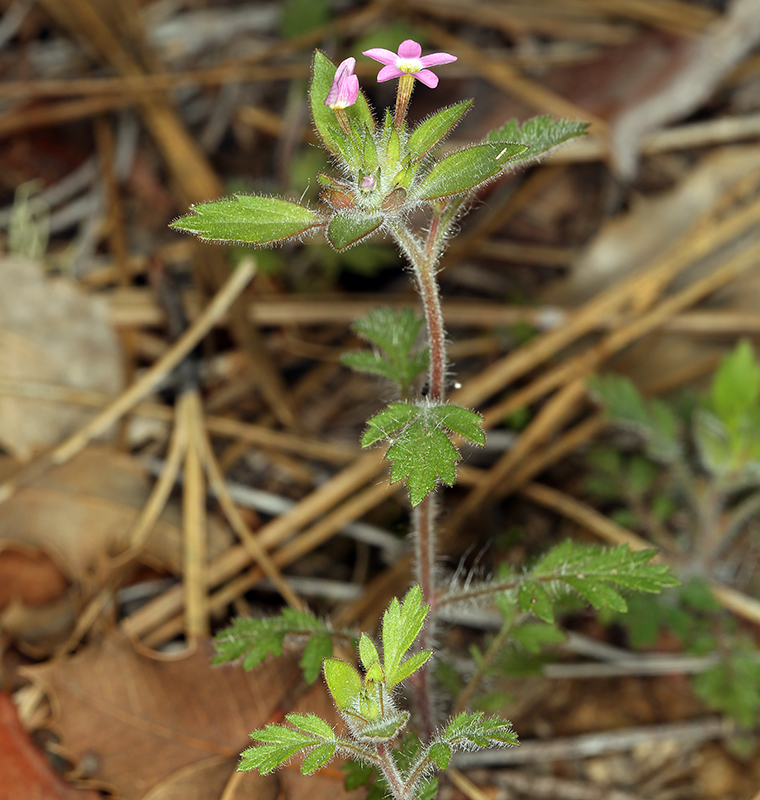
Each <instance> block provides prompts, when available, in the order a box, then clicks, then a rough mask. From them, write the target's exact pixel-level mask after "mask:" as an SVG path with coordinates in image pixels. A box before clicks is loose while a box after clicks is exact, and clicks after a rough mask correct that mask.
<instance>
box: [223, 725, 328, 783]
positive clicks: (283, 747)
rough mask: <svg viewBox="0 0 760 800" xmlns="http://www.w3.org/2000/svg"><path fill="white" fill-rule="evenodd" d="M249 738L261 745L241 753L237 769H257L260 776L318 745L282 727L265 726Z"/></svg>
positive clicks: (315, 741)
mask: <svg viewBox="0 0 760 800" xmlns="http://www.w3.org/2000/svg"><path fill="white" fill-rule="evenodd" d="M251 738H252V739H253V740H254V741H257V742H261V744H259V745H257V746H256V747H249V748H248V749H247V750H244V751H243V753H242V754H241V760H240V764H239V766H238V769H239V770H241V771H248V770H253V769H257V770H258V771H259V772H260V773H261V774H262V775H266V774H268V773H270V772H273V771H274V770H275V769H277V767H279V766H281V765H282V764H284V763H285V762H286V761H288V760H289V759H290V758H292V757H293V756H294V755H295V754H296V753H297V752H299V750H303V749H304V748H307V747H313V746H314V745H316V744H319V743H320V742H319V741H318V740H317V739H314V737H312V736H309V735H307V734H304V733H301V732H300V731H296V730H293V729H292V728H287V727H285V726H284V725H267V726H266V728H265V729H264V730H258V731H252V732H251Z"/></svg>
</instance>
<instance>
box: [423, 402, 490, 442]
mask: <svg viewBox="0 0 760 800" xmlns="http://www.w3.org/2000/svg"><path fill="white" fill-rule="evenodd" d="M430 415H431V416H432V417H433V419H435V420H437V421H438V422H440V423H441V425H445V426H446V427H447V428H448V429H449V430H451V431H454V433H458V434H459V435H460V436H464V438H465V439H469V440H470V441H471V442H473V443H474V444H477V445H480V446H481V447H483V445H485V443H486V435H485V433H484V431H483V417H482V416H481V415H480V414H478V413H477V411H470V409H468V408H462V406H455V405H450V404H446V405H442V406H433V407H432V408H431V409H430Z"/></svg>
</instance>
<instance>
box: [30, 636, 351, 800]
mask: <svg viewBox="0 0 760 800" xmlns="http://www.w3.org/2000/svg"><path fill="white" fill-rule="evenodd" d="M211 657H212V646H211V644H210V643H209V642H201V643H199V644H198V647H197V649H196V650H195V651H194V652H193V653H192V655H190V656H187V657H182V658H172V659H170V660H167V659H161V660H158V659H154V658H149V657H147V656H145V655H142V654H140V653H137V652H135V650H134V649H133V648H132V646H131V645H130V644H129V643H128V642H127V641H126V640H122V639H119V638H116V637H113V638H108V639H105V640H104V641H102V642H99V643H92V644H90V645H89V646H88V647H86V648H85V649H84V650H83V651H82V652H81V653H80V654H79V655H76V656H74V657H73V658H71V659H70V660H68V661H65V662H58V663H50V664H46V665H42V666H35V667H25V668H23V669H22V670H21V671H22V674H23V675H25V676H27V677H28V678H30V679H31V680H32V681H33V682H35V683H37V684H39V685H41V686H43V687H44V688H45V689H46V691H48V693H49V695H50V697H51V702H52V704H53V707H54V709H55V715H56V716H55V720H54V722H53V727H54V729H55V731H56V733H57V734H58V735H59V736H60V738H61V745H62V747H63V748H64V749H65V750H66V751H67V752H69V753H71V754H72V756H73V757H74V758H75V759H76V760H77V761H81V760H82V759H83V758H84V757H85V756H87V762H89V763H96V764H97V765H98V767H97V770H96V771H95V772H94V773H93V774H92V776H91V777H93V778H95V779H97V780H99V781H102V782H105V783H106V784H108V785H110V786H112V787H113V788H114V790H115V791H116V792H117V793H118V794H119V796H120V797H123V798H125V800H170V799H171V800H173V798H175V797H178V796H179V795H177V794H176V792H175V793H173V792H174V789H175V788H176V786H177V785H179V786H182V785H185V779H186V778H187V777H188V776H190V777H192V776H193V775H194V776H195V778H196V780H195V783H196V789H194V790H193V791H195V794H193V795H192V797H193V798H198V800H200V799H201V798H203V800H217V798H218V797H219V794H218V792H217V793H216V794H215V793H214V791H215V787H218V785H219V783H220V782H221V777H220V774H221V775H222V776H223V774H224V771H225V769H226V767H224V766H221V765H220V763H219V762H217V761H215V759H221V760H222V761H224V760H227V761H226V763H227V764H228V765H229V767H230V773H229V774H230V776H231V775H232V769H233V768H234V765H235V764H236V763H237V757H238V755H239V753H240V752H241V751H242V750H243V749H245V748H246V747H247V746H248V745H249V744H250V740H249V737H248V734H249V732H250V731H251V730H253V729H254V728H259V727H263V726H264V725H265V724H266V723H267V722H270V721H272V720H279V719H281V718H282V715H283V714H284V713H285V712H286V711H291V710H302V711H305V710H310V711H313V712H314V713H317V714H320V715H322V716H324V717H326V718H327V719H328V720H331V721H335V720H336V716H335V712H334V710H333V709H332V706H331V704H330V702H329V699H328V697H327V693H326V691H325V690H324V687H323V686H322V685H321V684H315V686H314V687H313V691H309V692H308V693H306V694H305V695H303V696H301V697H300V698H299V700H298V702H297V703H295V704H294V705H293V706H292V707H291V706H290V705H289V701H290V700H291V693H292V691H293V689H294V688H295V687H296V686H298V685H299V680H300V671H299V668H298V655H284V656H282V657H280V658H274V659H270V660H268V661H266V662H264V663H263V664H262V665H261V666H259V667H258V668H257V669H256V670H254V671H253V672H244V671H243V670H242V669H241V668H240V667H239V666H237V665H224V666H221V667H212V666H211V665H210V661H211ZM193 765H195V770H196V771H195V772H193ZM188 770H189V772H186V771H188ZM334 772H335V775H334V776H333V777H331V778H330V777H327V778H326V777H322V778H321V779H319V780H315V779H314V778H303V777H302V776H300V775H297V776H292V775H290V774H288V775H287V780H288V782H290V781H292V780H295V781H297V785H298V787H299V788H298V790H297V791H296V793H295V795H291V794H290V793H289V795H288V796H298V797H305V796H306V793H307V792H308V796H309V800H335V798H336V797H341V796H343V795H344V794H345V793H344V790H343V786H342V780H341V779H340V777H339V775H340V774H339V773H338V772H337V771H334ZM282 775H283V773H277V780H278V781H280V780H282ZM202 776H206V777H205V778H202ZM202 780H207V781H208V786H207V787H205V788H206V789H207V791H204V792H201V791H200V790H201V788H204V787H202V785H201V781H202ZM191 782H192V781H191ZM302 784H308V785H307V786H304V785H302ZM162 785H163V787H162ZM240 785H241V786H243V787H247V788H248V791H249V792H252V793H247V792H246V793H243V792H242V791H241V794H240V795H237V794H236V795H234V796H235V797H238V796H239V797H241V798H242V797H244V796H250V797H260V796H261V797H263V798H266V797H267V793H268V791H269V789H270V784H269V783H268V782H264V783H261V782H260V781H259V780H258V776H248V775H245V776H242V779H241V781H240ZM159 787H162V788H159ZM252 787H256V788H255V789H252ZM259 791H261V794H259ZM162 792H163V793H162ZM183 797H186V795H183Z"/></svg>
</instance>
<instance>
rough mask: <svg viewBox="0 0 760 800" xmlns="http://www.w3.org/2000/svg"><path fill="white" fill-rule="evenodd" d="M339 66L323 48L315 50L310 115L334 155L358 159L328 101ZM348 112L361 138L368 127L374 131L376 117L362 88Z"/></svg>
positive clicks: (310, 90) (326, 145)
mask: <svg viewBox="0 0 760 800" xmlns="http://www.w3.org/2000/svg"><path fill="white" fill-rule="evenodd" d="M336 70H337V67H336V66H335V64H333V62H332V61H330V59H329V58H328V57H327V56H326V55H325V54H324V53H323V52H322V51H321V50H316V51H315V52H314V61H313V63H312V71H311V85H310V87H309V102H310V104H311V115H312V118H313V119H314V126H315V127H316V129H317V133H318V134H319V136H320V138H321V139H322V141H323V142H324V145H325V147H326V148H327V149H328V150H329V151H330V152H331V153H332V154H333V155H342V156H343V157H344V158H345V159H347V160H349V159H355V155H354V154H351V153H349V152H347V145H346V137H345V136H344V135H343V134H342V131H341V130H340V128H339V127H338V123H337V121H336V118H335V112H334V111H333V109H331V108H329V107H328V106H326V105H325V100H326V99H327V94H328V92H329V91H330V87H331V86H332V82H333V79H334V78H335V72H336ZM345 112H346V115H347V116H348V119H349V121H350V122H351V125H352V128H353V127H355V128H356V129H358V130H359V131H361V132H362V139H363V137H364V133H363V132H365V131H369V132H370V133H371V132H372V131H374V130H375V118H374V117H373V116H372V111H371V109H370V107H369V103H367V98H366V97H365V96H364V93H363V92H362V91H361V90H359V96H358V98H357V100H356V102H355V103H354V104H353V105H352V106H349V107H348V108H346V109H345Z"/></svg>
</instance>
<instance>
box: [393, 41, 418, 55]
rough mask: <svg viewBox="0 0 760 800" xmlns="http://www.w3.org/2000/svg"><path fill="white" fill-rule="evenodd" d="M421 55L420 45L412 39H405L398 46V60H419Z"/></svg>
mask: <svg viewBox="0 0 760 800" xmlns="http://www.w3.org/2000/svg"><path fill="white" fill-rule="evenodd" d="M421 55H422V45H420V44H419V43H418V42H415V41H414V39H405V40H404V41H403V42H401V44H400V45H399V46H398V57H399V58H419V57H420V56H421Z"/></svg>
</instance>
